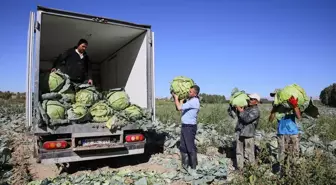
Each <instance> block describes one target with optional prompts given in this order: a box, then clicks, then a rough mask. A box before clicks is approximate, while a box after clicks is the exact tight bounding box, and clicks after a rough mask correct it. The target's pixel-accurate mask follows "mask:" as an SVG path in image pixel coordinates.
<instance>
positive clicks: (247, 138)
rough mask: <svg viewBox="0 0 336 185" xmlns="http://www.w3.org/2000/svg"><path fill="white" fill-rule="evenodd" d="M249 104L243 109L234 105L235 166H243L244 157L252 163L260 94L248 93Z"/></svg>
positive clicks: (240, 167) (239, 167)
mask: <svg viewBox="0 0 336 185" xmlns="http://www.w3.org/2000/svg"><path fill="white" fill-rule="evenodd" d="M249 97H250V101H249V106H248V107H247V108H245V109H243V108H241V107H238V106H237V107H236V108H237V110H238V123H237V127H236V137H237V138H236V141H237V145H236V158H237V167H238V169H242V168H243V167H244V161H245V159H246V160H247V161H248V162H249V163H250V164H254V161H255V155H254V135H255V131H256V128H257V126H258V123H259V118H260V110H259V108H258V104H259V102H260V96H259V95H258V94H250V95H249Z"/></svg>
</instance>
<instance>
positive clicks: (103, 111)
mask: <svg viewBox="0 0 336 185" xmlns="http://www.w3.org/2000/svg"><path fill="white" fill-rule="evenodd" d="M89 111H90V114H91V115H92V117H93V121H96V122H106V121H107V120H109V119H110V118H111V116H112V115H113V110H112V109H111V107H109V105H108V104H107V103H106V102H105V101H104V100H101V101H99V102H97V103H95V104H94V105H93V106H92V107H91V108H90V110H89Z"/></svg>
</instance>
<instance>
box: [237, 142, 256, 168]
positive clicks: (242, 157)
mask: <svg viewBox="0 0 336 185" xmlns="http://www.w3.org/2000/svg"><path fill="white" fill-rule="evenodd" d="M236 142H237V145H236V159H237V167H238V169H242V168H243V167H244V162H245V161H248V162H249V163H250V164H254V162H255V154H254V149H255V146H254V137H242V136H237V138H236Z"/></svg>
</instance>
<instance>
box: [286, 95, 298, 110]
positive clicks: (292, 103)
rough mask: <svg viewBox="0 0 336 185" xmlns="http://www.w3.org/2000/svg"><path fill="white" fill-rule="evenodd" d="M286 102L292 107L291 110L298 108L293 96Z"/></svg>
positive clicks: (296, 100)
mask: <svg viewBox="0 0 336 185" xmlns="http://www.w3.org/2000/svg"><path fill="white" fill-rule="evenodd" d="M288 102H289V103H290V104H291V105H292V106H293V108H296V107H297V106H298V98H296V99H295V98H294V96H291V97H290V98H289V99H288Z"/></svg>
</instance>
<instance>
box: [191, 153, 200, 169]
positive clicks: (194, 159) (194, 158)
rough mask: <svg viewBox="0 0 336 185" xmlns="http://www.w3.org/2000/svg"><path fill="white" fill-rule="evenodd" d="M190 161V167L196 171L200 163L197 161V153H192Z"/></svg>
mask: <svg viewBox="0 0 336 185" xmlns="http://www.w3.org/2000/svg"><path fill="white" fill-rule="evenodd" d="M189 160H190V167H191V169H196V166H197V165H198V161H197V153H196V152H195V153H191V154H190V155H189Z"/></svg>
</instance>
